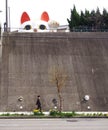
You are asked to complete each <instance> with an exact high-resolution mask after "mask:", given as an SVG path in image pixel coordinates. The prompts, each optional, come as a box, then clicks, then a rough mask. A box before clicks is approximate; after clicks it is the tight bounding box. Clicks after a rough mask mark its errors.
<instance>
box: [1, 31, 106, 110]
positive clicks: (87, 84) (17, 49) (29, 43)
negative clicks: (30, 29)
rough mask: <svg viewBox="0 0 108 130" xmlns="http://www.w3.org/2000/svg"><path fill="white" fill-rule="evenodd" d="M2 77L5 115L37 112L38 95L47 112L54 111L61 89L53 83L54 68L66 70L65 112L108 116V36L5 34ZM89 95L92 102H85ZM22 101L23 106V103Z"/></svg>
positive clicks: (2, 104)
mask: <svg viewBox="0 0 108 130" xmlns="http://www.w3.org/2000/svg"><path fill="white" fill-rule="evenodd" d="M1 64H2V67H1V68H2V70H1V77H0V81H1V82H0V111H18V110H19V111H20V106H23V109H22V110H23V111H26V110H27V111H31V110H33V109H34V108H35V102H36V97H37V95H41V101H42V108H43V110H49V109H51V108H52V107H53V103H52V99H54V98H56V99H57V100H58V96H57V89H56V86H55V85H54V84H52V83H51V82H50V79H49V71H50V69H51V68H52V67H53V66H59V67H61V68H63V69H64V70H65V71H66V73H67V76H68V78H67V82H66V84H65V86H64V87H63V88H62V96H63V110H67V111H72V110H75V111H87V110H88V109H87V107H88V106H90V108H91V109H90V110H92V111H108V33H107V32H102V33H101V32H99V33H97V32H96V33H94V32H91V33H90V32H83V33H81V32H80V33H79V32H71V33H10V34H4V38H3V45H2V63H1ZM85 95H89V96H90V100H89V101H88V102H83V101H82V99H83V97H84V96H85ZM20 96H22V97H23V100H22V102H19V101H18V98H19V97H20Z"/></svg>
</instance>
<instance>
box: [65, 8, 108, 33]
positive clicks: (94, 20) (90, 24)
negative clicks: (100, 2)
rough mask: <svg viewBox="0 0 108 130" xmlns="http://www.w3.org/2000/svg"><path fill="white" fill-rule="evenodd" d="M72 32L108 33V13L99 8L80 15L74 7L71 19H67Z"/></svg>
mask: <svg viewBox="0 0 108 130" xmlns="http://www.w3.org/2000/svg"><path fill="white" fill-rule="evenodd" d="M67 21H68V23H69V29H70V31H108V12H107V10H106V9H103V12H102V14H101V13H100V10H99V8H97V10H96V11H95V10H92V11H91V12H90V11H88V10H85V12H83V11H81V13H80V14H79V13H78V11H77V10H76V7H75V6H74V7H73V9H72V10H71V15H70V19H67Z"/></svg>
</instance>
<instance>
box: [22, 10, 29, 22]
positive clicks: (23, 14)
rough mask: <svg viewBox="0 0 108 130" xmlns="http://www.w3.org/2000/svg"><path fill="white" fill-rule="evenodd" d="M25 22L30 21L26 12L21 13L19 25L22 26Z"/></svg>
mask: <svg viewBox="0 0 108 130" xmlns="http://www.w3.org/2000/svg"><path fill="white" fill-rule="evenodd" d="M27 21H30V17H29V15H28V14H27V12H23V13H22V16H21V21H20V22H21V24H23V23H24V22H27Z"/></svg>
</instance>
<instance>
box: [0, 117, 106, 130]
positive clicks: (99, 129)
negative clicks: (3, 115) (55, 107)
mask: <svg viewBox="0 0 108 130" xmlns="http://www.w3.org/2000/svg"><path fill="white" fill-rule="evenodd" d="M0 130H108V119H107V118H99V119H98V118H85V119H84V118H68V119H61V118H60V119H0Z"/></svg>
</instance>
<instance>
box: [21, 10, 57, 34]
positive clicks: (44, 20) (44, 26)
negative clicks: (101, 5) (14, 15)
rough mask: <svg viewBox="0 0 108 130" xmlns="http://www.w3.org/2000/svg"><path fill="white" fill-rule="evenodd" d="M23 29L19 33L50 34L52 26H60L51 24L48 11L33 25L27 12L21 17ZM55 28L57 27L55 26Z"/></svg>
mask: <svg viewBox="0 0 108 130" xmlns="http://www.w3.org/2000/svg"><path fill="white" fill-rule="evenodd" d="M20 23H21V27H20V29H19V32H49V31H50V29H51V27H52V26H51V24H54V25H55V24H56V28H57V27H58V26H59V24H58V23H57V22H51V21H50V19H49V15H48V13H47V12H46V11H44V12H43V13H42V14H41V17H40V20H38V21H36V22H35V23H33V22H32V21H31V19H30V17H29V15H28V13H27V12H23V13H22V16H21V20H20ZM54 27H55V26H54Z"/></svg>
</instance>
